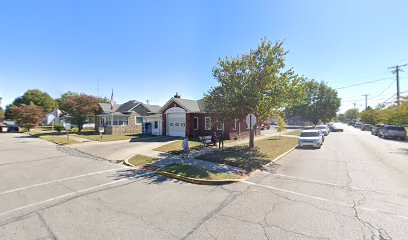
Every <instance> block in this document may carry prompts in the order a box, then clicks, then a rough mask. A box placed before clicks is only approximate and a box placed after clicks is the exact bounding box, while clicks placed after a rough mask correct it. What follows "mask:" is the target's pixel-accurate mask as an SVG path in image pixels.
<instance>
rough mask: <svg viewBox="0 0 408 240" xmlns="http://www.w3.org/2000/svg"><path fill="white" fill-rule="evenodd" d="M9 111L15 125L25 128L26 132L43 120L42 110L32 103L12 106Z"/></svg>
mask: <svg viewBox="0 0 408 240" xmlns="http://www.w3.org/2000/svg"><path fill="white" fill-rule="evenodd" d="M11 111H12V114H13V119H14V120H15V121H16V122H17V124H18V125H20V126H22V127H25V128H26V129H27V130H28V131H30V129H31V128H33V127H35V126H36V125H38V124H39V123H40V122H41V121H42V119H43V118H44V114H45V113H44V110H43V108H41V107H40V106H37V105H35V104H33V103H31V104H29V105H26V104H20V105H18V106H12V107H11Z"/></svg>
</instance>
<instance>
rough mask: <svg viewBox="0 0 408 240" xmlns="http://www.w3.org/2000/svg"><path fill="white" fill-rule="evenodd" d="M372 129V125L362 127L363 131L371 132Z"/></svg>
mask: <svg viewBox="0 0 408 240" xmlns="http://www.w3.org/2000/svg"><path fill="white" fill-rule="evenodd" d="M372 127H373V126H372V125H371V124H363V126H361V131H371V128H372Z"/></svg>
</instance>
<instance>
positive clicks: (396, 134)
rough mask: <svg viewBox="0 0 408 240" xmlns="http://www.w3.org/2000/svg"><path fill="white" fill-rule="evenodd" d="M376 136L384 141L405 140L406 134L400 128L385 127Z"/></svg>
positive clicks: (402, 128) (403, 129)
mask: <svg viewBox="0 0 408 240" xmlns="http://www.w3.org/2000/svg"><path fill="white" fill-rule="evenodd" d="M378 136H379V137H383V138H385V139H387V138H394V139H402V140H405V138H406V136H407V132H406V130H405V128H404V127H402V126H394V125H385V126H384V127H383V128H382V129H380V130H379V131H378Z"/></svg>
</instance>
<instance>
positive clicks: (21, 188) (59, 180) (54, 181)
mask: <svg viewBox="0 0 408 240" xmlns="http://www.w3.org/2000/svg"><path fill="white" fill-rule="evenodd" d="M122 169H130V168H129V167H122V168H115V169H109V170H104V171H99V172H92V173H87V174H82V175H77V176H73V177H67V178H61V179H57V180H52V181H48V182H43V183H38V184H34V185H31V186H27V187H20V188H15V189H11V190H7V191H4V192H0V195H3V194H7V193H12V192H17V191H21V190H26V189H29V188H34V187H39V186H44V185H47V184H51V183H57V182H63V181H67V180H71V179H75V178H81V177H87V176H91V175H95V174H100V173H106V172H112V171H116V170H122Z"/></svg>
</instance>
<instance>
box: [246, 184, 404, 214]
mask: <svg viewBox="0 0 408 240" xmlns="http://www.w3.org/2000/svg"><path fill="white" fill-rule="evenodd" d="M241 182H242V183H246V184H248V185H253V186H257V187H263V188H267V189H272V190H275V191H278V192H284V193H289V194H293V195H297V196H300V197H304V198H309V199H313V200H319V201H323V202H328V203H332V204H335V205H340V206H343V207H349V208H353V207H354V205H352V204H347V203H344V202H339V201H335V200H330V199H326V198H321V197H316V196H312V195H309V194H305V193H299V192H294V191H290V190H287V189H283V188H277V187H272V186H267V185H263V184H258V183H253V182H248V181H241ZM355 208H358V209H362V210H366V211H368V212H374V213H382V214H386V215H390V216H393V217H398V218H401V219H404V220H408V217H407V216H402V215H395V214H392V213H389V212H383V211H378V210H375V209H371V208H366V207H358V206H357V207H355Z"/></svg>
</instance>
